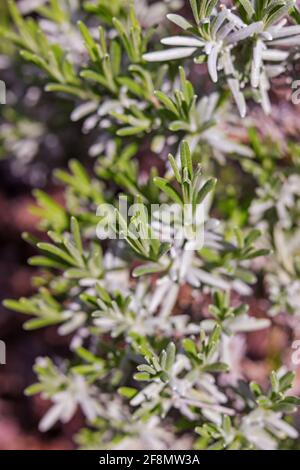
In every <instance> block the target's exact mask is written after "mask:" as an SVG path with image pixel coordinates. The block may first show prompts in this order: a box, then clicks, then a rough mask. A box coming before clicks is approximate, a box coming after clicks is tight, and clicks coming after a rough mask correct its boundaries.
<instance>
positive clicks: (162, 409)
mask: <svg viewBox="0 0 300 470" xmlns="http://www.w3.org/2000/svg"><path fill="white" fill-rule="evenodd" d="M134 3H135V2H130V5H128V2H125V1H123V0H118V1H109V2H106V1H105V2H83V5H80V4H79V2H76V1H75V2H71V1H65V2H58V1H55V0H52V1H49V2H46V1H41V2H30V1H22V2H20V10H19V9H18V8H17V6H16V4H15V3H14V2H11V1H10V2H9V9H10V12H11V16H12V18H13V20H14V23H15V30H11V29H7V28H5V27H3V28H2V29H1V34H2V35H3V37H4V38H5V40H6V41H7V42H8V43H10V44H14V45H15V46H16V47H17V48H18V49H20V51H21V52H20V53H21V56H22V58H23V59H24V60H26V61H28V62H30V63H33V64H34V65H35V66H36V68H37V70H39V71H40V73H41V75H40V80H41V82H43V84H44V86H45V89H46V91H47V92H52V93H57V94H58V95H59V96H61V95H63V96H64V97H68V98H69V99H71V100H72V105H74V109H73V112H72V114H71V121H72V122H74V121H83V126H82V130H83V133H89V132H92V133H93V134H94V135H95V136H96V137H95V141H93V142H92V144H91V147H90V155H92V156H93V157H95V158H96V163H95V167H94V172H93V173H92V174H90V173H89V172H88V171H87V169H86V168H85V165H84V164H83V163H79V161H77V160H71V161H70V162H69V169H68V170H65V169H57V170H56V171H55V173H54V176H55V178H56V180H57V181H59V182H60V183H62V184H63V185H64V186H65V206H64V207H63V206H61V205H59V204H58V203H57V202H55V201H54V200H52V199H51V198H50V197H49V196H48V195H47V194H46V193H44V192H41V191H36V193H35V196H36V199H37V207H36V208H35V213H36V215H38V216H39V219H40V227H41V229H42V230H44V231H46V232H47V236H48V241H45V237H44V238H43V240H42V241H40V240H39V239H36V238H35V237H33V236H32V235H30V234H27V233H26V234H24V238H25V239H26V240H27V241H28V242H29V243H31V244H32V245H33V246H34V247H35V249H36V250H37V253H38V254H37V255H35V256H33V257H32V258H30V260H29V264H30V265H32V266H34V267H37V268H38V269H39V270H38V275H37V276H36V277H35V278H34V284H35V286H36V289H37V292H36V294H34V295H33V296H32V297H29V298H21V299H19V300H6V301H5V306H6V307H7V308H10V309H12V310H14V311H17V312H20V313H23V314H26V315H29V316H30V318H29V320H28V321H27V322H25V325H24V327H25V328H26V329H27V330H33V329H37V328H44V327H48V326H53V325H56V326H57V332H58V334H59V335H61V336H65V337H66V340H67V341H68V343H69V347H70V356H69V359H66V358H62V360H61V361H58V362H57V363H55V361H54V360H52V359H51V358H49V357H46V358H37V360H36V363H35V366H34V370H35V373H36V375H37V378H38V382H37V383H36V384H34V385H31V386H29V387H28V388H27V390H26V393H27V394H28V395H32V394H37V393H39V394H41V396H42V398H44V399H47V400H50V401H51V402H52V406H51V407H50V408H49V410H48V411H47V412H46V414H45V416H44V417H43V419H42V420H41V422H40V425H39V427H40V430H41V431H47V430H48V429H50V428H51V427H52V426H53V425H54V424H55V423H56V422H57V421H61V422H62V423H66V422H68V421H69V420H70V419H72V417H73V416H74V414H75V413H76V411H77V409H78V408H80V409H81V411H82V413H83V415H84V417H85V421H86V427H84V428H83V429H81V430H80V431H79V433H78V434H77V435H76V436H75V441H76V442H77V443H78V445H79V446H80V447H82V448H87V449H129V448H146V449H170V448H181V449H183V448H196V449H276V448H278V447H280V446H281V447H284V446H285V442H286V440H287V439H289V440H290V441H291V442H292V446H294V447H296V446H297V439H298V431H297V429H296V426H295V425H294V423H293V415H294V414H295V412H296V407H297V406H298V405H299V404H300V399H299V398H297V397H296V396H294V395H293V392H292V391H291V389H292V385H293V380H294V373H293V372H290V371H288V369H287V367H286V365H287V364H285V363H284V362H283V361H281V363H280V364H279V367H278V368H277V370H275V371H270V375H269V382H268V384H267V383H266V382H265V383H264V384H258V383H256V382H253V381H251V380H249V377H248V376H247V373H244V372H243V370H242V362H243V355H244V348H245V338H246V336H247V334H248V333H249V332H256V331H259V330H265V329H267V328H271V325H272V321H273V319H272V318H268V317H267V316H266V317H265V318H257V317H256V316H253V315H252V314H251V313H250V312H249V306H248V305H247V303H246V304H245V303H244V301H243V298H242V297H247V296H248V297H249V296H254V295H256V292H257V282H258V278H260V277H261V276H264V280H265V283H266V286H267V289H266V292H269V296H270V299H271V301H272V302H273V304H274V305H273V309H272V312H273V313H274V312H275V313H277V312H280V313H283V314H284V313H287V312H289V313H295V311H297V308H298V299H299V272H300V271H299V266H298V264H299V263H298V261H297V257H296V256H294V253H298V251H299V244H298V241H299V233H298V231H299V229H298V226H299V187H298V186H299V185H298V180H299V174H298V169H299V161H298V160H297V158H298V157H297V155H299V154H300V153H298V154H297V151H298V150H297V146H296V144H295V145H294V147H293V149H294V150H293V158H292V161H291V162H290V163H289V164H288V165H286V166H284V164H283V163H282V160H284V158H283V157H282V155H280V156H279V157H278V158H277V156H276V157H274V158H272V156H271V154H270V152H269V150H268V151H266V152H265V151H264V145H263V143H262V142H261V141H260V140H259V137H257V134H256V132H255V131H254V130H253V129H252V128H251V129H248V127H250V125H249V121H247V120H245V127H246V131H244V130H243V126H242V124H241V122H240V118H239V116H237V114H236V111H235V106H233V105H232V101H231V97H230V94H229V93H228V89H229V90H230V91H231V94H232V95H233V98H234V101H235V102H236V104H237V106H238V109H239V112H240V114H241V115H242V116H244V115H245V114H246V100H245V96H247V98H249V100H250V99H251V98H255V99H256V100H258V101H260V102H261V104H262V106H263V108H264V110H265V111H266V112H269V111H270V106H271V104H270V101H269V98H268V94H267V91H268V89H269V88H270V86H271V84H272V78H273V77H275V76H277V75H278V74H282V73H286V72H288V70H289V66H288V64H289V60H290V58H291V56H293V54H294V53H295V51H296V50H297V46H298V45H299V41H300V26H299V25H298V24H295V23H297V22H299V13H298V10H297V7H296V6H295V4H294V3H293V2H290V1H284V0H282V1H279V2H278V1H273V0H270V1H255V2H254V1H253V2H252V1H250V0H241V1H237V2H234V4H231V3H230V4H226V5H227V6H224V5H220V4H219V2H217V1H213V2H210V1H206V0H201V1H200V0H199V1H198V0H193V1H191V2H190V5H191V9H192V16H193V22H191V21H190V20H188V19H186V18H185V16H182V15H177V14H174V13H171V14H169V15H168V19H169V20H171V22H173V23H175V25H177V26H179V27H180V28H181V29H183V30H184V31H185V34H186V36H182V35H180V36H171V37H169V36H168V37H166V38H165V39H163V41H162V42H163V44H166V45H170V46H174V47H173V48H172V49H169V50H159V51H155V52H146V51H147V50H151V49H154V48H155V39H156V37H157V36H156V35H157V34H160V29H159V30H158V32H156V33H155V32H154V31H152V30H151V26H152V25H153V24H155V22H156V21H158V19H159V20H160V15H161V14H162V12H163V13H165V12H166V11H167V9H169V8H170V9H176V8H180V7H181V6H182V2H177V1H166V2H155V3H154V4H152V3H151V5H148V3H147V2H146V1H145V2H142V6H143V9H144V11H147V12H148V13H149V15H148V14H147V15H146V14H143V15H142V17H141V14H140V8H141V3H140V2H136V5H135V6H136V8H135V6H134ZM31 11H34V12H35V13H36V15H35V16H34V18H35V19H33V17H32V16H30V15H29V16H27V15H28V13H30V12H31ZM184 13H185V10H184V11H183V15H184ZM145 18H146V19H145ZM287 21H289V22H291V23H292V24H289V23H288V24H287ZM95 25H96V26H95ZM149 27H150V29H149ZM165 27H166V25H164V26H162V29H164V28H165ZM190 56H192V57H194V58H195V62H196V66H193V65H192V64H190V63H189V62H188V63H186V62H185V61H182V60H181V59H185V58H188V57H190ZM293 57H294V56H293ZM171 59H173V60H176V61H177V62H176V63H175V64H176V66H175V67H174V66H173V65H172V63H170V62H169V61H170V60H171ZM293 60H294V58H293ZM160 61H163V62H166V64H164V65H161V64H160V63H157V62H160ZM149 62H151V64H150V63H149ZM200 63H207V69H208V73H209V75H210V77H211V79H212V81H213V82H215V83H216V89H214V90H212V92H211V93H210V94H209V95H206V94H203V90H202V89H201V87H202V86H204V84H205V78H204V80H203V81H202V82H201V83H200V86H199V84H198V83H196V82H197V80H195V79H194V72H195V70H196V69H197V67H198V65H197V64H200ZM273 63H275V65H274V64H273ZM272 64H273V65H272ZM178 65H179V67H178ZM199 67H200V66H199ZM250 124H251V122H250ZM243 132H244V134H243ZM235 133H236V135H235ZM237 135H239V136H241V135H243V136H244V138H243V139H241V138H238V137H237ZM241 140H243V142H241ZM143 149H144V150H143ZM145 149H146V150H145ZM155 154H156V157H155V158H157V159H158V156H159V157H160V158H159V166H158V167H157V166H156V165H155V164H153V163H152V162H151V160H150V156H153V155H155ZM149 160H150V166H151V169H150V170H149V171H148V170H147V169H146V170H145V162H146V161H149ZM277 160H278V161H280V164H279V163H278V161H277ZM229 163H230V165H232V168H236V169H237V171H236V172H240V173H241V174H243V177H244V178H245V179H247V178H251V181H252V188H251V189H252V193H251V192H250V193H249V195H247V196H248V198H247V200H246V201H245V200H244V198H243V196H244V194H242V195H240V194H238V192H237V189H236V188H237V186H239V185H237V184H236V180H235V178H236V175H235V174H234V175H230V176H229V178H230V179H229V182H228V176H226V167H227V166H228V165H227V164H229ZM234 165H236V166H234ZM283 166H284V168H282V167H283ZM270 168H271V170H272V177H271V178H269V174H270ZM233 173H235V172H234V171H233ZM223 177H224V178H223ZM253 180H255V184H253ZM266 182H268V184H266ZM253 187H254V188H255V190H256V191H255V190H253ZM125 198H126V201H127V202H129V203H130V205H132V204H134V207H135V210H134V212H133V213H131V214H129V215H128V217H127V214H126V216H125V217H124V214H123V213H122V210H121V209H120V204H121V203H122V201H124V200H125ZM161 205H164V207H165V208H167V209H166V210H165V211H164V212H163V214H161V213H160V212H159V210H156V211H154V213H153V214H152V215H153V217H149V214H150V212H151V208H152V207H153V206H156V207H157V206H158V207H160V206H161ZM185 206H188V207H189V208H190V213H189V218H188V221H187V222H186V223H185V224H184V226H182V224H181V225H180V223H179V219H180V215H181V210H182V208H184V207H185ZM104 208H105V209H106V212H105V214H104V213H103V209H104ZM108 208H109V210H108ZM229 213H230V214H229ZM224 215H225V216H224ZM113 217H115V219H113ZM113 220H116V221H117V222H116V224H113V223H112V221H113ZM168 223H169V225H170V224H171V230H169V231H168V230H167V228H168ZM128 227H129V229H128ZM107 228H108V229H109V230H106V229H107ZM195 232H197V233H198V232H200V233H202V235H203V236H202V238H201V240H200V243H198V242H199V240H197V243H196V242H195V240H194V239H193V238H192V239H191V237H190V235H191V234H195ZM287 239H288V240H289V242H286V241H285V240H287ZM291 240H293V242H292V243H291ZM287 246H288V249H287V248H286V247H287ZM271 250H274V251H275V252H272V251H271ZM286 251H288V253H286ZM184 291H187V292H188V295H187V297H188V298H187V300H186V301H185V304H184V305H183V304H182V295H183V292H184ZM267 295H268V294H267ZM205 299H206V300H207V301H206V302H205ZM207 303H208V304H209V305H208V306H207ZM289 415H291V416H289Z"/></svg>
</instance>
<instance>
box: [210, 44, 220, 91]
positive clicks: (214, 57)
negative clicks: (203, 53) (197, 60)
mask: <svg viewBox="0 0 300 470" xmlns="http://www.w3.org/2000/svg"><path fill="white" fill-rule="evenodd" d="M220 48H221V46H220V45H216V46H214V47H213V48H212V50H211V52H210V54H209V56H208V60H207V66H208V72H209V75H210V78H211V79H212V81H213V82H214V83H216V82H217V81H218V72H217V61H218V54H219V51H220Z"/></svg>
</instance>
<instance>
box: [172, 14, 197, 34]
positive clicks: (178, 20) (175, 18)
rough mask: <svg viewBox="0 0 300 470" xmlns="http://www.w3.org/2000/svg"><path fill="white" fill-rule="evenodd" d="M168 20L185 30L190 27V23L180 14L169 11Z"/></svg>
mask: <svg viewBox="0 0 300 470" xmlns="http://www.w3.org/2000/svg"><path fill="white" fill-rule="evenodd" d="M167 18H168V20H170V21H172V23H175V24H176V25H177V26H179V27H180V28H182V29H184V30H187V29H189V28H192V25H191V23H189V22H188V21H187V20H186V19H185V18H184V17H183V16H181V15H176V14H174V13H169V14H168V15H167Z"/></svg>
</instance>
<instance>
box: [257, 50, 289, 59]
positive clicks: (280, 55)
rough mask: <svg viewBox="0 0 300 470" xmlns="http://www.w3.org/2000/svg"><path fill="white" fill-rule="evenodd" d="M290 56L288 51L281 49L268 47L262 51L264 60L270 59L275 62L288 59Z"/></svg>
mask: <svg viewBox="0 0 300 470" xmlns="http://www.w3.org/2000/svg"><path fill="white" fill-rule="evenodd" d="M288 56H289V53H288V52H287V51H280V50H279V49H266V50H264V51H263V52H262V58H263V60H269V61H274V62H281V61H283V60H286V59H287V58H288Z"/></svg>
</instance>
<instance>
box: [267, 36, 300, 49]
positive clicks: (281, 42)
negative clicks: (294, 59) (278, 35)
mask: <svg viewBox="0 0 300 470" xmlns="http://www.w3.org/2000/svg"><path fill="white" fill-rule="evenodd" d="M299 45H300V35H299V36H295V37H291V38H282V39H275V40H274V41H272V46H290V47H292V46H299Z"/></svg>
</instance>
